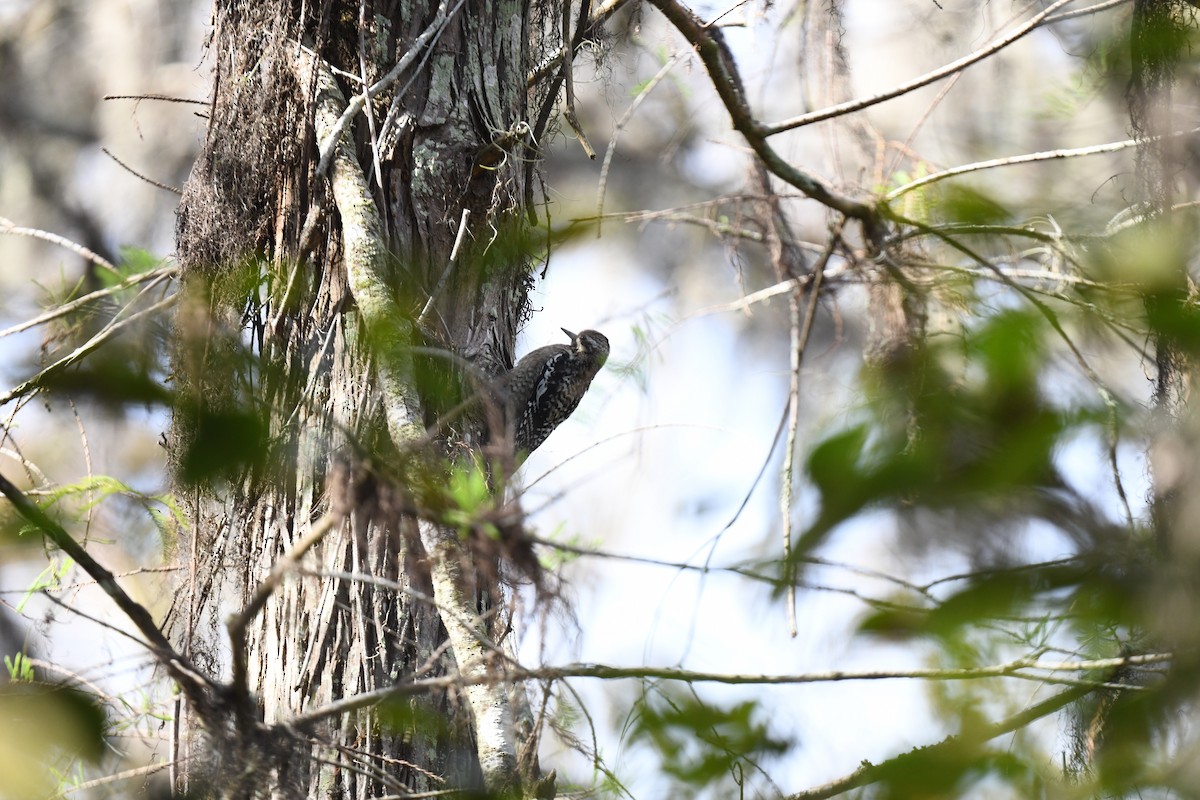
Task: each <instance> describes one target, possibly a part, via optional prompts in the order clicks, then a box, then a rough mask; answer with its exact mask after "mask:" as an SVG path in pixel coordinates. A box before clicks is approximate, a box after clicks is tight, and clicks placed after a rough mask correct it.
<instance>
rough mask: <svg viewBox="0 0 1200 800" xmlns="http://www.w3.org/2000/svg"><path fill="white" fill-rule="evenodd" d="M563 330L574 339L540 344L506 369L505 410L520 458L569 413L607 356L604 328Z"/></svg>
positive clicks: (530, 450)
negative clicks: (562, 342)
mask: <svg viewBox="0 0 1200 800" xmlns="http://www.w3.org/2000/svg"><path fill="white" fill-rule="evenodd" d="M561 330H562V332H563V333H565V334H566V335H567V336H569V337H570V339H571V343H570V344H549V345H546V346H545V347H539V348H538V349H536V350H534V351H533V352H532V353H529V354H528V355H526V356H525V357H524V358H522V359H521V360H520V361H518V362H517V365H516V366H515V367H513V368H512V370H511V371H510V372H509V373H508V375H507V378H506V389H507V395H506V400H507V404H508V407H507V409H506V411H507V417H508V424H509V426H510V429H511V431H512V435H513V440H514V445H515V451H516V453H517V457H518V458H524V457H525V456H528V455H529V454H530V453H532V452H533V451H534V450H536V449H537V448H538V445H540V444H541V443H542V442H544V441H546V437H547V436H549V435H550V433H551V432H552V431H553V430H554V429H555V428H557V427H558V426H559V425H561V424H562V423H563V421H564V420H566V418H567V417H569V416H571V412H572V411H574V410H575V407H576V406H578V405H579V401H580V400H582V399H583V393H584V392H586V391H587V389H588V387H589V386H591V385H592V378H594V377H596V373H597V372H599V371H600V368H601V367H603V366H604V362H605V361H607V360H608V339H607V338H605V336H604V334H603V333H600V332H599V331H591V330H588V331H581V332H579V333H578V334H575V333H571V331H569V330H567V329H566V328H562V329H561Z"/></svg>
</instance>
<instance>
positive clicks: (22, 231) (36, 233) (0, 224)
mask: <svg viewBox="0 0 1200 800" xmlns="http://www.w3.org/2000/svg"><path fill="white" fill-rule="evenodd" d="M0 233H11V234H13V235H15V236H28V237H30V238H33V239H41V240H42V241H46V242H50V243H51V244H56V245H58V246H59V247H65V248H67V249H68V250H70V251H71V252H72V253H76V254H78V255H80V256H83V257H84V258H86V259H87V260H88V261H91V262H92V263H93V264H95V265H96V266H98V267H102V268H103V269H106V270H108V271H109V272H111V273H112V274H113V275H116V276H118V277H119V276H120V274H121V272H120V270H118V269H117V268H116V267H115V266H113V263H112V262H111V261H109V260H108V259H107V258H105V257H104V256H101V255H98V254H96V253H93V252H92V251H91V250H89V249H88V248H86V247H84V246H83V245H81V244H79V243H78V242H72V241H71V240H70V239H68V238H66V237H65V236H59V235H58V234H57V233H50V232H49V231H43V230H39V229H38V228H23V227H21V226H19V225H17V223H15V222H13V221H12V220H11V219H7V218H5V217H0Z"/></svg>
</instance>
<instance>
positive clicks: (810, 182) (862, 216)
mask: <svg viewBox="0 0 1200 800" xmlns="http://www.w3.org/2000/svg"><path fill="white" fill-rule="evenodd" d="M1068 1H1069V0H1059V3H1064V2H1068ZM650 3H651V5H653V6H654V7H655V8H657V9H658V10H659V11H661V12H662V13H663V15H664V16H665V17H666V18H667V20H668V21H669V22H670V23H671V24H672V25H674V26H675V29H676V30H678V31H679V32H680V33H681V34H682V35H683V38H684V39H686V40H687V41H688V42H689V43H690V44H691V45H692V46H693V47H695V48H696V51H697V53H699V55H700V60H701V61H703V62H704V66H705V69H707V70H708V75H709V79H710V80H711V81H712V84H713V87H714V88H715V89H716V90H717V95H718V96H719V97H720V98H721V102H722V103H723V104H724V106H725V110H726V111H728V112H729V116H730V119H731V120H732V122H733V127H734V130H736V131H737V132H738V133H740V134H742V136H744V137H745V139H746V141H747V142H748V143H749V144H750V147H751V148H752V149H753V150H754V152H755V154H756V155H757V156H758V157H759V158H760V159H761V160H762V162H763V164H764V165H765V166H766V168H767V169H768V170H769V171H770V172H771V173H772V174H773V175H775V176H776V177H778V178H779V179H781V180H783V181H785V182H787V183H789V184H791V185H792V186H794V187H796V188H797V189H799V190H800V191H802V192H804V194H806V195H808V196H809V197H811V198H812V199H814V200H816V201H818V202H819V203H822V204H823V205H826V206H828V207H829V208H832V209H834V210H836V211H840V212H841V213H842V214H844V215H845V216H847V217H853V218H854V219H859V220H862V221H864V222H866V223H869V224H874V223H875V222H876V221H877V215H876V211H875V209H874V207H873V206H871V205H870V204H868V203H863V202H861V201H858V200H854V199H851V198H850V197H847V196H845V195H842V194H839V193H838V192H835V191H834V190H833V189H831V188H829V187H828V186H826V185H825V184H824V183H823V182H821V181H820V180H818V179H817V178H814V177H813V176H812V175H809V174H808V173H806V172H804V171H802V170H800V169H797V168H796V167H795V166H793V165H792V164H790V163H788V161H787V160H785V159H784V158H783V157H782V156H780V155H779V154H778V153H776V152H775V150H774V149H773V148H772V147H771V146H770V144H768V143H767V136H768V135H770V132H769V129H768V128H765V127H763V125H762V123H760V122H758V120H756V119H755V118H754V115H753V113H752V112H751V110H750V106H749V103H748V102H747V100H746V94H745V89H744V87H743V86H742V80H741V77H740V76H739V75H738V71H737V65H736V62H735V61H734V59H733V55H732V53H730V52H729V48H728V46H727V45H726V44H725V39H724V37H723V36H722V34H721V30H720V29H719V28H714V27H710V26H709V25H706V24H705V23H704V22H702V21H701V20H700V19H699V18H698V17H697V16H696V15H695V14H694V13H693V12H692V10H691V9H690V8H688V7H687V6H684V5H683V4H682V3H679V2H677V0H650ZM1056 5H1057V4H1056Z"/></svg>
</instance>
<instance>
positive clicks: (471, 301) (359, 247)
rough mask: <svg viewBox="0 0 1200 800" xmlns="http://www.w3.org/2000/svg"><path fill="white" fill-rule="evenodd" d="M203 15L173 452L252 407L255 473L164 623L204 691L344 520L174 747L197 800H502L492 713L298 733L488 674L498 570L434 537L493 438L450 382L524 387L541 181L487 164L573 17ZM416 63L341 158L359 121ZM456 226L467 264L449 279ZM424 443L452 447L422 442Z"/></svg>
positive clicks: (406, 714)
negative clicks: (497, 381) (415, 686)
mask: <svg viewBox="0 0 1200 800" xmlns="http://www.w3.org/2000/svg"><path fill="white" fill-rule="evenodd" d="M214 13H215V16H214V26H215V28H214V34H213V40H212V52H213V56H214V61H215V66H216V76H215V89H214V98H213V105H212V109H211V117H210V126H209V131H208V139H207V142H206V146H205V149H204V152H203V154H202V156H201V158H200V160H199V161H198V163H197V165H196V167H195V169H194V171H193V174H192V177H191V179H190V180H189V183H188V186H187V189H186V191H185V197H184V202H183V204H182V206H181V210H180V218H179V236H178V239H179V247H178V251H179V252H178V255H179V258H180V260H181V262H182V264H183V266H184V268H185V270H186V272H187V285H188V294H189V300H190V302H189V303H188V304H187V305H186V310H185V311H184V312H182V313H181V315H180V319H179V322H178V325H177V331H178V338H179V340H180V349H179V353H180V355H179V357H178V358H177V360H176V367H177V380H179V382H180V384H181V387H182V389H181V393H182V395H183V396H185V397H187V398H189V400H188V403H185V404H183V408H184V410H185V411H186V412H187V413H180V415H179V417H178V418H177V419H176V422H175V426H174V429H173V436H172V447H173V451H174V453H175V456H176V459H177V461H178V463H179V464H181V465H183V466H186V465H187V464H188V463H192V461H194V460H195V459H191V460H189V458H190V456H189V454H193V453H195V452H196V451H197V450H198V449H200V448H203V446H204V444H205V439H206V437H207V436H208V434H209V433H211V431H212V430H213V426H214V425H215V424H216V423H215V422H214V421H213V420H214V419H216V420H221V419H226V418H227V417H226V416H222V413H225V412H229V410H230V409H234V410H236V409H245V408H251V409H253V410H254V412H255V413H256V414H257V415H258V416H259V418H260V419H261V421H262V423H263V424H262V430H263V435H262V441H261V444H262V448H263V450H264V453H265V455H264V456H263V457H262V458H260V459H251V460H249V461H248V462H246V463H244V464H243V465H242V466H241V468H239V469H237V470H235V471H233V472H228V471H227V472H224V473H222V474H221V475H220V481H219V482H214V481H212V480H211V479H210V478H211V476H203V477H204V478H205V480H201V482H200V483H199V487H200V488H196V489H194V491H193V493H192V496H193V498H194V508H193V519H194V524H195V528H194V533H193V537H192V542H191V547H190V551H189V552H188V553H186V554H185V555H186V556H187V558H189V559H190V563H189V569H188V577H187V578H186V580H185V586H184V587H183V589H184V591H183V592H181V601H180V604H179V608H178V609H177V613H176V615H175V618H174V620H173V625H174V630H175V633H176V636H177V637H178V638H179V639H180V640H182V641H184V642H185V643H186V644H185V646H186V649H187V650H188V651H189V652H191V653H194V654H199V655H200V656H201V658H202V660H203V659H205V658H206V659H207V663H209V664H211V665H212V666H213V667H214V668H218V667H219V665H221V664H222V663H224V662H225V661H227V659H226V658H225V657H224V656H223V655H222V654H223V653H227V652H229V644H228V643H227V642H226V641H224V635H225V634H224V631H223V630H222V628H221V626H220V624H219V623H220V622H221V620H222V619H223V617H224V616H225V615H227V614H229V613H230V612H231V611H237V610H239V609H244V608H246V606H247V604H248V603H250V602H251V598H252V597H253V596H254V594H255V592H256V589H257V588H258V587H259V586H260V584H261V582H262V581H263V580H264V578H266V577H267V576H268V575H270V574H271V571H272V568H273V567H274V566H275V565H276V564H277V563H278V562H279V560H280V559H281V558H282V557H284V556H285V555H287V554H289V553H290V552H292V551H293V548H295V546H296V544H297V542H300V541H302V540H305V537H306V536H308V535H309V534H310V532H311V531H312V530H313V526H314V523H315V522H316V521H317V520H318V519H320V518H322V517H325V515H327V514H332V515H334V517H335V518H336V520H337V522H336V524H335V525H334V526H333V528H332V530H331V531H330V532H329V533H328V534H327V535H325V536H324V537H323V538H322V539H321V540H320V542H319V543H317V544H315V546H314V547H313V549H312V552H311V553H310V554H308V555H306V556H304V557H303V558H301V559H300V561H299V563H300V565H301V567H302V568H301V569H300V570H299V571H297V572H295V573H293V574H291V575H290V576H289V577H287V578H285V579H284V580H283V581H282V582H281V584H280V585H279V586H278V588H276V589H275V590H274V591H273V592H270V593H269V594H268V595H266V596H265V602H264V603H263V604H262V607H261V611H259V612H258V613H255V614H253V615H249V616H248V617H247V618H246V619H245V620H244V621H245V622H246V627H245V640H244V651H242V649H241V646H240V644H241V643H239V642H236V641H235V642H234V647H233V653H234V657H233V659H232V661H233V670H232V672H231V674H229V677H230V678H231V689H230V697H231V699H230V704H229V721H228V727H227V729H226V730H224V731H221V730H212V729H209V730H204V731H200V730H198V729H194V728H192V729H189V728H188V727H187V726H186V725H185V726H184V728H185V730H184V731H183V733H184V736H183V741H185V742H190V743H191V748H192V749H191V750H190V752H189V751H187V750H186V748H185V749H184V751H183V752H181V753H180V754H179V755H180V756H181V757H184V758H187V757H189V756H190V757H191V758H192V759H193V760H192V761H190V762H188V763H189V764H191V765H192V775H193V778H194V779H193V782H192V788H193V789H194V788H196V786H197V785H198V782H200V781H203V782H205V783H206V784H207V785H210V786H211V787H212V789H213V791H214V792H215V793H219V794H222V795H226V796H265V795H274V796H279V797H300V796H338V797H368V796H376V795H377V794H380V793H383V794H396V793H401V792H406V791H433V790H439V789H446V788H449V787H460V788H461V787H467V788H470V787H479V788H483V787H486V788H488V789H489V790H497V789H502V788H507V787H509V786H511V785H512V784H513V783H514V782H515V781H516V778H515V772H514V770H515V766H516V758H515V743H514V739H513V736H514V734H513V732H512V727H513V726H512V711H511V709H510V708H509V707H508V705H507V702H508V701H507V700H505V701H504V702H503V704H500V705H497V698H507V694H506V693H505V692H504V691H503V690H502V689H501V688H499V687H497V688H492V687H479V688H477V689H473V690H471V691H468V692H447V693H445V694H443V695H441V696H436V697H418V698H411V699H407V698H406V699H405V700H404V701H403V702H398V703H394V704H391V705H387V706H386V707H385V708H384V709H383V710H382V711H379V712H378V713H377V712H376V710H373V709H367V710H360V711H358V712H356V713H353V714H341V715H333V716H331V717H329V718H328V720H327V721H325V722H321V723H317V724H305V725H303V726H296V725H292V724H290V722H291V721H292V720H293V719H294V718H295V717H296V716H297V715H300V714H304V713H306V712H311V711H313V710H316V709H320V708H321V707H323V706H326V705H328V704H330V703H332V702H334V701H338V700H343V699H345V698H350V697H353V696H355V695H358V694H363V693H368V692H375V691H378V690H380V689H385V688H386V687H388V686H392V685H395V684H396V683H398V682H403V681H405V680H408V679H412V678H416V677H423V676H429V675H436V674H446V673H453V672H454V671H455V670H464V671H465V670H474V669H482V668H486V667H488V664H486V663H480V662H481V661H487V660H488V659H490V658H491V657H492V656H493V655H494V653H495V652H496V651H497V648H496V646H495V645H496V642H495V639H496V631H495V630H494V629H493V628H494V627H495V626H494V621H495V620H496V619H498V618H499V617H497V616H496V615H495V614H492V613H490V612H491V610H492V609H490V607H489V604H494V603H496V602H498V598H500V597H501V596H502V593H501V590H500V588H499V587H498V586H497V585H496V584H495V577H496V576H495V570H494V568H489V569H485V570H478V569H476V566H475V564H474V563H473V557H472V553H471V552H469V551H468V550H464V547H463V545H462V540H461V539H460V538H459V536H458V532H457V531H456V530H455V529H448V528H446V527H444V526H443V525H441V524H439V523H438V522H437V519H436V513H434V512H435V511H436V506H437V503H438V501H439V498H441V497H442V496H443V494H444V493H443V492H442V491H441V488H442V487H443V486H444V483H445V479H446V474H447V473H448V471H449V470H450V469H452V465H453V463H455V462H456V461H459V462H461V461H462V460H463V459H468V460H469V459H470V458H471V456H470V453H471V452H472V451H473V450H477V448H478V443H479V441H480V437H479V426H480V423H479V417H480V413H479V409H478V408H476V409H475V410H474V411H471V410H468V413H466V414H460V415H457V416H453V417H451V418H449V419H448V420H447V419H441V415H442V414H444V413H445V412H446V411H447V409H449V408H452V407H453V406H455V405H456V403H457V401H459V400H461V399H462V397H463V394H462V392H461V391H460V388H461V385H463V384H469V383H471V382H472V381H465V380H462V377H461V375H460V374H458V372H459V370H457V369H456V367H461V365H462V364H464V363H467V362H469V363H470V364H471V365H472V366H471V367H470V371H471V373H472V375H473V376H474V382H478V381H480V380H483V381H486V379H487V376H492V375H495V374H497V373H498V372H499V371H501V370H502V369H504V368H505V367H507V366H509V365H511V362H512V349H513V340H514V337H515V332H516V328H517V325H518V324H519V322H520V318H521V315H522V314H523V313H524V311H525V294H526V291H527V287H528V280H529V278H528V275H529V265H528V256H527V254H526V253H525V252H524V251H523V249H522V248H521V247H519V246H514V245H513V243H512V242H511V241H509V239H510V238H512V236H511V231H512V229H513V227H512V226H514V225H518V224H519V222H518V220H519V218H520V215H519V214H517V213H516V212H517V211H518V198H521V197H523V196H524V185H523V178H522V176H523V174H524V165H523V164H521V163H519V160H518V159H516V158H503V157H502V158H500V159H499V161H498V163H495V164H492V165H491V166H490V167H489V168H488V169H480V168H479V166H478V165H477V163H476V162H477V156H478V154H479V153H481V152H483V151H484V150H486V149H487V148H488V146H489V145H490V144H491V143H493V142H494V141H496V140H497V138H503V137H502V134H503V133H505V132H507V131H511V130H514V129H517V128H518V127H519V126H518V123H520V122H521V121H523V120H524V119H525V117H526V114H527V111H526V107H527V103H528V102H529V100H530V99H535V100H536V99H538V98H537V97H536V94H533V95H531V93H530V91H529V90H528V89H527V87H526V79H527V75H528V73H529V71H530V65H531V63H532V59H534V58H537V57H540V56H541V55H542V54H541V53H539V52H537V48H538V42H539V41H540V36H541V35H542V34H545V33H547V32H550V33H552V32H553V23H552V22H550V21H549V20H552V19H553V18H554V17H555V15H556V14H557V11H555V12H553V13H551V14H550V15H549V16H548V17H547V19H546V20H543V19H541V18H540V16H538V15H539V14H541V10H540V9H539V8H538V7H537V6H535V5H533V4H530V3H527V2H499V3H485V2H469V3H464V4H462V5H456V4H455V3H446V4H441V5H438V4H436V3H428V4H425V3H415V2H408V3H395V4H391V3H389V4H380V3H376V4H371V3H367V4H366V5H365V6H359V5H358V4H346V3H325V4H323V5H320V4H312V3H308V4H301V3H296V4H292V3H285V2H281V3H268V4H257V3H250V2H248V0H246V1H242V0H221V2H218V3H217V4H216V9H215V12H214ZM550 41H551V42H553V41H554V39H553V38H551V39H550ZM414 43H416V44H415V45H414ZM410 56H415V57H410ZM406 57H407V58H408V66H407V67H406V68H404V69H403V70H402V71H401V74H400V76H399V80H398V81H397V82H396V83H394V84H392V85H390V86H386V87H383V88H382V89H381V90H380V91H379V92H378V93H375V94H374V96H373V97H372V98H371V99H370V100H369V101H368V102H367V103H366V104H365V105H366V106H367V111H366V113H361V114H357V115H355V116H353V117H352V118H350V119H348V122H349V124H348V125H344V126H343V128H342V129H341V132H340V133H339V131H338V129H337V122H336V120H337V119H339V117H340V114H341V111H342V110H343V109H344V108H345V106H346V105H348V104H349V103H350V102H352V100H349V99H348V98H352V97H353V95H355V94H358V95H361V94H362V91H363V86H364V85H371V84H374V83H376V82H377V81H378V80H379V79H380V78H381V77H384V76H385V75H387V74H388V72H389V71H390V70H392V69H393V67H395V66H396V65H397V64H402V62H404V61H405V59H406ZM339 70H340V71H341V72H338V71H339ZM346 73H349V74H353V75H357V76H360V77H364V78H365V82H356V81H352V80H349V79H347V78H346V77H345V74H346ZM335 75H338V76H339V77H337V78H334V76H335ZM368 115H369V116H368ZM339 135H340V136H341V137H342V138H340V139H339V138H338V136H339ZM327 145H328V146H327ZM326 152H328V153H329V154H330V158H329V159H326V161H327V163H328V174H325V173H323V172H322V171H321V170H322V168H321V164H322V158H321V156H322V154H323V153H326ZM377 168H378V171H377ZM464 209H465V210H467V211H469V212H470V213H469V216H468V219H469V220H470V221H471V222H470V225H469V228H468V231H467V236H466V237H465V244H464V246H463V248H462V250H461V252H460V253H459V254H458V256H457V259H456V260H455V261H454V263H453V267H452V268H451V269H449V270H447V265H448V264H450V263H451V262H450V254H451V250H452V247H453V245H454V242H455V239H456V236H457V235H458V226H459V221H460V220H461V219H462V212H463V210H464ZM439 285H441V286H442V287H443V288H442V289H441V290H440V291H438V289H437V287H439ZM431 297H432V299H433V303H432V306H431V308H430V310H429V311H428V312H427V313H426V314H425V315H422V314H421V309H422V308H423V307H424V306H425V305H426V304H427V303H428V302H429V300H430V298H431ZM418 319H421V321H422V323H423V324H418ZM243 322H244V323H245V325H244V326H243V324H242V323H243ZM438 351H444V355H439V354H438ZM218 412H220V413H218ZM435 421H437V422H442V423H445V424H441V425H439V426H438V427H437V428H436V430H437V431H438V432H439V435H438V436H437V437H426V436H425V435H424V432H425V430H426V427H427V425H429V424H431V423H433V422H435ZM185 471H186V470H184V469H183V467H182V466H181V472H185ZM189 477H191V478H195V477H196V476H194V475H193V476H189ZM431 509H433V510H432V511H431ZM418 513H420V514H422V515H423V516H425V517H426V519H424V520H422V521H420V523H418V520H417V519H416V516H415V515H416V514H418ZM422 534H424V537H422ZM422 538H424V539H425V541H424V542H422ZM311 543H312V542H311V541H309V540H305V546H306V547H307V546H308V545H309V544H311ZM234 628H235V626H232V625H231V629H234ZM447 628H449V629H450V631H449V634H450V635H449V641H448V640H447V636H448V634H447ZM239 632H240V628H236V629H234V630H233V633H234V636H235V637H236V636H237V634H238V633H239ZM243 652H244V664H243V663H242V653H243ZM243 670H244V685H242V681H243V674H242V673H243ZM187 722H190V720H187ZM211 727H213V726H211V725H210V728H211Z"/></svg>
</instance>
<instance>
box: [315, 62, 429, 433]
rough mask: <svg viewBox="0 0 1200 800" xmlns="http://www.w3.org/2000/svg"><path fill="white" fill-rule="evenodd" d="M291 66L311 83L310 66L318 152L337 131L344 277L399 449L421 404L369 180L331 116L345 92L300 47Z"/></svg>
mask: <svg viewBox="0 0 1200 800" xmlns="http://www.w3.org/2000/svg"><path fill="white" fill-rule="evenodd" d="M297 66H298V67H299V73H298V75H297V80H298V82H299V83H300V85H301V86H309V85H312V78H313V75H312V73H313V71H314V70H315V72H316V76H315V78H316V92H317V94H316V98H315V102H314V106H315V109H314V120H313V121H314V125H315V127H316V133H317V142H318V143H319V146H320V150H321V152H326V148H327V146H328V142H329V141H330V140H331V139H332V138H333V137H335V136H336V137H337V139H338V141H337V145H336V147H335V148H334V151H333V152H334V155H333V172H332V174H331V175H330V177H329V183H330V186H331V188H332V189H333V201H334V203H335V204H336V205H337V209H338V214H339V215H340V216H341V218H342V229H341V234H342V249H343V253H344V256H343V262H344V264H345V267H346V280H347V283H348V284H349V287H350V294H351V295H352V296H353V297H354V302H355V305H356V306H357V307H358V312H359V314H360V315H361V316H362V320H363V323H364V325H365V326H366V329H367V334H368V337H369V341H370V343H371V346H372V350H373V351H374V353H375V355H376V357H377V358H376V369H377V371H378V376H379V382H380V390H381V391H382V393H383V397H384V413H385V415H386V416H387V422H388V431H389V432H390V433H391V435H392V441H393V442H394V443H395V445H396V447H397V448H399V449H401V450H404V449H405V445H406V444H408V443H410V442H413V441H416V440H418V439H420V438H421V437H422V436H423V435H424V434H425V428H424V426H422V425H420V424H418V423H417V422H416V421H415V420H419V419H420V418H421V412H420V408H421V404H420V400H419V399H418V398H417V396H416V391H415V388H414V382H413V368H412V344H413V327H412V324H411V323H410V322H409V321H408V320H407V319H406V318H405V316H404V314H403V313H402V312H401V310H400V306H399V305H398V304H397V303H396V301H395V299H394V296H393V293H392V289H391V287H390V286H389V285H388V281H387V277H386V274H385V271H386V268H385V258H386V255H387V244H386V242H385V241H384V238H383V223H382V221H381V220H380V218H379V210H378V209H377V208H376V207H375V200H374V199H373V198H372V197H371V187H370V186H369V185H368V184H367V179H366V177H365V176H364V175H363V172H362V167H361V166H359V163H358V159H357V157H356V156H355V154H354V140H353V139H352V138H351V137H349V136H342V130H341V128H340V126H339V124H338V121H339V120H340V119H341V116H342V114H343V112H344V111H345V110H346V98H345V96H344V95H343V94H342V90H341V88H340V87H339V86H338V84H337V80H335V79H334V77H333V72H331V71H330V69H329V65H328V64H326V63H324V62H323V61H319V60H318V59H317V58H316V57H315V56H313V55H311V54H310V53H309V52H308V51H307V50H300V53H299V55H298V56H297Z"/></svg>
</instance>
